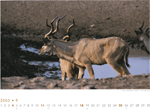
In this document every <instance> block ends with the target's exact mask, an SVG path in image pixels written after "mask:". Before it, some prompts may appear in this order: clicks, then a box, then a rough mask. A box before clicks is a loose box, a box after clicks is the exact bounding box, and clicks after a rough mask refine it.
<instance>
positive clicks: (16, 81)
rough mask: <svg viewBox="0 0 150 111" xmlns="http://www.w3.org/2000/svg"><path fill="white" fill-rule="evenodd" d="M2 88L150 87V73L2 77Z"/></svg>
mask: <svg viewBox="0 0 150 111" xmlns="http://www.w3.org/2000/svg"><path fill="white" fill-rule="evenodd" d="M1 88H2V89H150V74H141V75H125V76H117V77H115V78H103V79H100V80H98V79H95V80H91V79H80V80H70V81H68V80H66V81H61V80H56V79H48V78H45V77H35V78H31V79H27V78H25V77H16V76H14V77H2V80H1Z"/></svg>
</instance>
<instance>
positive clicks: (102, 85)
mask: <svg viewBox="0 0 150 111" xmlns="http://www.w3.org/2000/svg"><path fill="white" fill-rule="evenodd" d="M149 28H150V27H149V0H144V1H86V0H84V1H36V0H35V1H2V2H1V89H91V90H92V89H149V88H150V87H149V85H150V83H149V79H150V70H149V63H150V59H149V56H150V46H149V41H150V38H149V32H150V31H149Z"/></svg>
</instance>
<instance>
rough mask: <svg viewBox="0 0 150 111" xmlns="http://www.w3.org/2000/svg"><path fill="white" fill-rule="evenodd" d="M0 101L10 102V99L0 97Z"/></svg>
mask: <svg viewBox="0 0 150 111" xmlns="http://www.w3.org/2000/svg"><path fill="white" fill-rule="evenodd" d="M0 102H10V99H0Z"/></svg>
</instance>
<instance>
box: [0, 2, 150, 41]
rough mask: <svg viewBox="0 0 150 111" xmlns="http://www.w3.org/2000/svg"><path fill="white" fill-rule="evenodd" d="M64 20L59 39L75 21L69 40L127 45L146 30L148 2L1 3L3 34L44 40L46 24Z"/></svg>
mask: <svg viewBox="0 0 150 111" xmlns="http://www.w3.org/2000/svg"><path fill="white" fill-rule="evenodd" d="M65 14H67V16H66V17H65V18H64V19H63V20H62V21H61V22H60V30H59V32H58V33H57V35H58V37H60V38H61V37H62V36H63V35H65V34H66V29H67V27H68V26H69V25H70V24H71V23H72V17H74V19H75V23H76V25H75V27H74V28H73V29H72V31H71V33H72V38H74V39H76V38H79V37H81V35H88V36H90V37H96V38H101V37H108V36H119V37H122V38H123V39H128V40H129V41H132V40H137V39H138V38H137V36H136V34H135V32H134V30H135V29H136V28H138V27H140V26H141V25H142V23H143V21H144V22H145V25H144V28H146V27H148V26H149V1H148V0H132V1H128V0H127V1H124V0H123V1H121V0H120V1H118V0H116V1H92V0H91V1H87V0H84V1H2V2H1V28H2V34H11V35H28V36H31V37H32V36H37V35H41V36H43V35H44V34H46V33H47V32H48V31H49V28H47V27H46V25H45V18H46V17H48V19H49V22H50V21H51V20H52V19H53V18H54V17H55V16H59V17H61V16H63V15H65Z"/></svg>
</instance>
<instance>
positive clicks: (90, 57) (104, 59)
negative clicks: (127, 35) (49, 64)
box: [39, 30, 130, 79]
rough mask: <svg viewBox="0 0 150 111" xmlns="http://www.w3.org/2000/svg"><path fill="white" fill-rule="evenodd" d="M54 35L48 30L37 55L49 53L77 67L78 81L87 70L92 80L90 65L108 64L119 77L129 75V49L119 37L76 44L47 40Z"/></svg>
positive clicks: (86, 39)
mask: <svg viewBox="0 0 150 111" xmlns="http://www.w3.org/2000/svg"><path fill="white" fill-rule="evenodd" d="M53 34H54V33H53V32H52V31H51V30H50V32H49V33H48V34H46V35H45V37H44V41H45V44H44V45H43V46H42V48H41V50H40V51H39V54H44V53H49V54H50V55H51V54H53V55H57V56H58V57H59V58H62V59H65V60H67V61H69V62H71V63H74V64H76V65H77V66H78V67H79V75H78V79H81V78H82V77H83V74H84V70H85V68H87V70H88V72H89V74H90V78H91V79H94V71H93V68H92V64H96V65H103V64H106V63H108V64H109V65H110V66H111V67H112V68H113V69H114V70H116V71H117V73H118V74H119V75H126V74H130V72H129V71H128V69H127V67H126V65H127V66H128V67H129V64H128V54H129V47H128V45H127V44H126V43H125V41H124V40H122V39H121V38H119V37H108V38H103V39H91V38H82V39H80V40H78V41H77V42H64V41H62V40H57V39H55V38H48V36H49V35H50V36H52V35H53Z"/></svg>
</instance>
